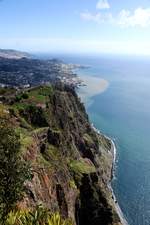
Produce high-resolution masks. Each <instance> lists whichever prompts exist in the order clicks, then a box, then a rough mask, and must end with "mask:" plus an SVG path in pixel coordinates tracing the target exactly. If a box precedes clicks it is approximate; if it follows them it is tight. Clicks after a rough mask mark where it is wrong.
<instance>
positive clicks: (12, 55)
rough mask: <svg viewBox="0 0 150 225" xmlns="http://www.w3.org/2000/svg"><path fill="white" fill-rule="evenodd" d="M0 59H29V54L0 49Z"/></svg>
mask: <svg viewBox="0 0 150 225" xmlns="http://www.w3.org/2000/svg"><path fill="white" fill-rule="evenodd" d="M0 57H3V58H7V59H21V58H30V57H31V56H30V54H28V53H26V52H20V51H16V50H12V49H0Z"/></svg>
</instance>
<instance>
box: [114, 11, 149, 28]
mask: <svg viewBox="0 0 150 225" xmlns="http://www.w3.org/2000/svg"><path fill="white" fill-rule="evenodd" d="M116 22H117V23H118V24H119V25H121V26H123V27H135V26H140V27H148V26H149V25H150V8H147V9H144V8H137V9H135V10H134V12H133V13H131V11H129V10H122V11H121V12H120V13H119V16H118V21H116Z"/></svg>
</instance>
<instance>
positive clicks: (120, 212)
mask: <svg viewBox="0 0 150 225" xmlns="http://www.w3.org/2000/svg"><path fill="white" fill-rule="evenodd" d="M91 126H92V128H93V129H94V131H95V132H97V133H98V134H99V135H102V136H104V137H105V138H106V139H107V140H109V141H110V142H111V149H110V152H111V154H112V156H113V162H112V170H111V180H110V183H109V184H108V188H109V190H110V192H111V193H112V198H113V201H114V206H115V209H116V212H117V214H118V216H119V218H120V221H121V223H122V224H123V225H128V223H127V221H126V219H125V217H124V215H123V212H122V210H121V208H120V206H119V204H118V202H117V199H116V196H115V193H114V191H113V188H112V186H111V182H112V180H113V178H114V172H115V163H116V157H117V149H116V145H115V143H114V141H113V140H112V139H111V138H110V137H108V136H106V135H105V134H103V133H101V132H100V131H99V130H98V129H97V128H96V127H95V126H94V125H93V124H91Z"/></svg>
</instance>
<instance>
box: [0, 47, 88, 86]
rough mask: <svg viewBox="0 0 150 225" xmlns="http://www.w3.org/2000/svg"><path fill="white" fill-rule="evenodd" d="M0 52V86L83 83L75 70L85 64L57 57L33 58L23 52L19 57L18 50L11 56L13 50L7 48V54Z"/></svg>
mask: <svg viewBox="0 0 150 225" xmlns="http://www.w3.org/2000/svg"><path fill="white" fill-rule="evenodd" d="M0 53H1V51H0ZM2 53H3V52H2ZM2 53H1V54H0V87H13V88H30V87H34V86H38V85H40V84H49V83H54V82H58V81H61V82H63V83H65V84H68V85H71V86H73V87H77V86H80V85H84V84H83V82H82V80H81V79H80V78H79V77H78V76H77V74H76V72H75V70H76V69H81V68H82V69H84V68H85V66H81V65H78V64H66V63H64V62H62V61H61V60H58V59H50V60H41V59H33V58H31V57H28V55H25V54H24V55H22V54H21V57H20V58H19V53H18V52H17V53H15V57H13V54H14V51H13V52H11V51H10V52H8V50H7V54H6V53H5V52H4V53H5V54H2ZM11 53H13V54H11ZM3 55H4V57H3ZM16 55H17V58H16Z"/></svg>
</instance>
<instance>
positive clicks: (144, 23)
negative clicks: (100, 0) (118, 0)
mask: <svg viewBox="0 0 150 225" xmlns="http://www.w3.org/2000/svg"><path fill="white" fill-rule="evenodd" d="M80 16H81V18H82V19H83V20H86V21H93V22H96V23H98V24H101V23H107V24H114V25H119V26H121V27H126V28H127V27H148V26H150V8H146V9H144V8H140V7H139V8H137V9H135V10H134V11H133V12H131V11H129V10H125V9H123V10H121V11H120V12H119V13H118V14H117V15H116V16H113V15H112V14H111V13H105V12H97V13H91V12H89V11H86V12H83V13H81V14H80Z"/></svg>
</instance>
